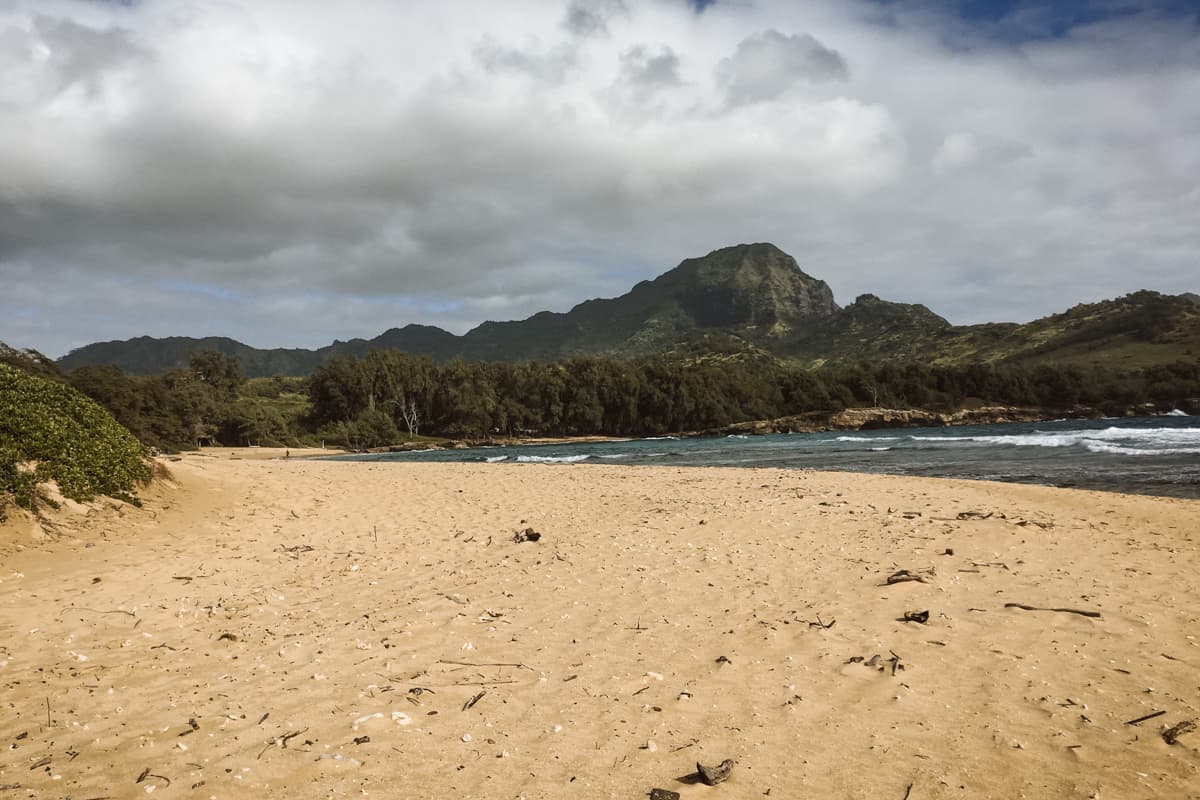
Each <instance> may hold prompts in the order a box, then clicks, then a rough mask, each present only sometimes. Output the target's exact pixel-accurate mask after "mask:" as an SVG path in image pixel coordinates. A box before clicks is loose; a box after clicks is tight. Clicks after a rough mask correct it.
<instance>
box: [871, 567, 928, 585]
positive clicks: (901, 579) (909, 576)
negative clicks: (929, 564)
mask: <svg viewBox="0 0 1200 800" xmlns="http://www.w3.org/2000/svg"><path fill="white" fill-rule="evenodd" d="M926 572H927V574H929V575H932V574H933V570H932V569H929V570H926ZM908 581H916V582H917V583H929V581H927V580H925V576H924V575H920V574H918V573H917V572H913V571H911V570H907V569H900V570H896V571H895V572H893V573H892V574H891V575H888V576H887V580H885V581H884V582H883V585H884V586H891V585H893V584H896V583H906V582H908Z"/></svg>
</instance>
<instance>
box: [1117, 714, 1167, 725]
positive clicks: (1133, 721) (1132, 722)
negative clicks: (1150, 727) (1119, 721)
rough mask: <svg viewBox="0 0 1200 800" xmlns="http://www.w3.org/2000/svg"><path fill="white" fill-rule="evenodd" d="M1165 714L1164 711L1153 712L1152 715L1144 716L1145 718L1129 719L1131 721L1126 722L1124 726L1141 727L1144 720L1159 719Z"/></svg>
mask: <svg viewBox="0 0 1200 800" xmlns="http://www.w3.org/2000/svg"><path fill="white" fill-rule="evenodd" d="M1165 713H1167V712H1165V711H1155V712H1154V713H1152V714H1147V715H1146V716H1144V717H1138V718H1137V719H1131V720H1129V721H1128V722H1126V723H1125V724H1126V725H1141V724H1142V723H1143V722H1145V721H1146V720H1148V719H1154V718H1155V717H1161V716H1162V715H1163V714H1165Z"/></svg>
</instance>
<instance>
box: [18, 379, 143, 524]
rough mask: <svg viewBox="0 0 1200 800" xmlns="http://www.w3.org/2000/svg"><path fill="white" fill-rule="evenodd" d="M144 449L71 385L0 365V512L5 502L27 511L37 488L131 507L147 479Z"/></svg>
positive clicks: (35, 501) (36, 499) (33, 504)
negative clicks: (49, 486)
mask: <svg viewBox="0 0 1200 800" xmlns="http://www.w3.org/2000/svg"><path fill="white" fill-rule="evenodd" d="M150 475H151V472H150V465H149V463H148V461H147V459H146V452H145V450H144V448H143V447H142V446H141V445H140V444H139V443H138V441H137V439H135V438H134V437H133V435H132V434H131V433H129V431H127V430H125V429H124V428H122V427H121V426H120V425H118V424H117V422H116V420H114V419H113V418H112V416H111V415H110V414H109V413H108V412H107V411H105V410H104V409H103V408H101V407H100V406H98V405H96V403H95V402H93V401H92V400H90V399H88V398H87V397H85V396H84V395H83V394H81V393H80V392H78V391H77V390H75V389H74V388H72V387H70V386H68V385H66V384H62V383H57V382H54V381H50V380H47V379H45V378H40V377H37V376H35V375H30V374H28V373H25V372H22V371H20V370H17V369H13V368H12V367H10V366H7V365H5V364H0V514H2V513H3V506H4V505H5V504H6V503H7V502H12V501H15V502H16V503H17V504H18V505H20V506H23V507H25V508H29V509H35V508H36V506H37V504H38V502H39V501H42V500H44V498H41V497H40V496H39V495H38V492H37V484H38V483H39V482H42V481H55V482H56V483H57V484H58V489H59V491H60V492H61V493H62V495H63V496H64V497H68V498H70V499H72V500H78V501H85V500H90V499H92V498H93V497H95V496H96V495H108V496H109V497H115V498H118V499H120V500H125V501H127V502H131V503H135V504H136V503H137V502H138V501H137V497H136V495H135V494H134V492H135V489H136V487H137V485H138V484H144V483H146V482H147V481H149V480H150Z"/></svg>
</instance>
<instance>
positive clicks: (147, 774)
mask: <svg viewBox="0 0 1200 800" xmlns="http://www.w3.org/2000/svg"><path fill="white" fill-rule="evenodd" d="M147 778H158V779H159V780H160V781H166V782H167V786H170V785H171V779H170V778H168V777H167V776H166V775H155V774H154V773H153V772H151V771H150V768H149V767H146V768H145V769H144V770H142V774H141V775H138V776H137V780H136V781H134V783H141V782H142V781H144V780H146V779H147Z"/></svg>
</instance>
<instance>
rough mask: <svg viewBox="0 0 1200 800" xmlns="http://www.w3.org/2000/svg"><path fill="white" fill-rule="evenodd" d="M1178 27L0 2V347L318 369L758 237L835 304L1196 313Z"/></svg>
mask: <svg viewBox="0 0 1200 800" xmlns="http://www.w3.org/2000/svg"><path fill="white" fill-rule="evenodd" d="M1198 15H1200V10H1198V7H1197V3H1196V0H1186V1H1185V2H1177V1H1176V0H1066V2H1063V0H1059V1H1058V2H1049V0H1046V1H1045V2H1020V1H1019V0H1007V1H1005V0H958V1H957V2H954V1H953V0H890V1H888V2H885V1H884V0H805V1H804V2H795V0H708V2H702V0H505V2H493V1H492V0H428V1H427V2H426V1H424V0H352V1H351V0H347V2H328V0H123V1H121V2H118V0H0V340H3V341H6V342H8V343H9V344H12V345H15V346H23V347H35V348H38V349H41V350H43V351H44V352H46V353H47V354H50V355H53V356H58V355H62V354H63V353H65V352H66V351H68V350H70V349H72V348H74V347H78V346H81V345H83V344H86V343H89V342H93V341H101V340H108V339H124V338H128V337H132V336H137V335H142V334H150V335H155V336H167V335H188V336H204V335H226V336H232V337H234V338H237V339H240V340H242V341H244V342H246V343H248V344H252V345H255V346H259V347H274V346H304V347H311V346H319V345H322V344H327V343H328V342H330V341H331V340H333V339H335V338H341V339H346V338H350V337H353V336H364V337H371V336H374V335H377V334H378V333H380V332H382V331H383V330H385V329H386V328H389V327H393V326H400V325H403V324H406V323H409V322H421V323H427V324H435V325H440V326H442V327H445V328H447V329H449V330H452V331H454V332H458V333H461V332H464V331H465V330H467V329H469V328H470V327H472V326H474V325H476V324H478V323H479V322H481V321H483V320H486V319H519V318H524V317H526V316H528V315H530V314H532V313H534V312H536V311H539V310H542V309H551V310H556V311H565V310H567V309H569V308H570V307H571V306H572V305H573V304H575V303H577V302H579V301H581V300H583V299H586V298H589V297H607V296H615V295H618V294H621V293H623V292H624V291H626V290H627V289H628V288H629V287H631V286H632V285H633V284H634V283H635V282H636V281H638V280H642V279H646V278H652V277H654V276H656V275H658V274H660V273H662V272H664V271H666V270H667V269H670V268H671V267H673V266H675V265H676V264H677V263H678V262H679V261H680V260H682V259H683V258H686V257H690V256H697V255H703V254H704V253H707V252H709V251H710V250H713V249H716V248H718V247H722V246H725V245H730V244H736V243H739V242H755V241H771V242H774V243H775V244H777V245H779V246H780V247H782V248H783V249H784V250H786V251H787V252H789V253H791V254H792V255H794V256H795V257H796V259H797V260H798V261H799V262H800V264H801V266H802V267H803V268H804V269H805V271H806V272H808V273H809V274H811V275H814V276H816V277H819V278H822V279H824V280H826V281H828V282H829V284H830V285H831V286H832V287H833V290H834V293H835V295H836V297H837V299H838V301H839V302H841V303H843V304H846V303H849V302H851V301H852V300H853V299H854V297H855V296H856V295H858V294H860V293H863V292H872V293H875V294H878V295H880V296H882V297H884V298H886V299H891V300H897V301H905V302H921V303H925V304H926V305H928V306H930V307H931V308H932V309H933V310H934V311H936V312H938V313H940V314H942V315H943V316H945V317H947V318H948V319H950V320H951V321H952V322H955V323H971V322H982V321H996V320H1011V321H1026V320H1029V319H1033V318H1035V317H1038V316H1042V315H1044V314H1047V313H1051V312H1055V311H1061V310H1063V309H1065V308H1067V307H1069V306H1070V305H1073V304H1075V303H1077V302H1082V301H1091V300H1098V299H1102V298H1107V297H1115V296H1118V295H1121V294H1125V293H1127V292H1130V291H1134V290H1136V289H1139V288H1152V289H1157V290H1159V291H1165V292H1172V293H1175V292H1182V291H1196V290H1200V256H1198V254H1200V224H1198V223H1200V16H1198Z"/></svg>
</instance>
